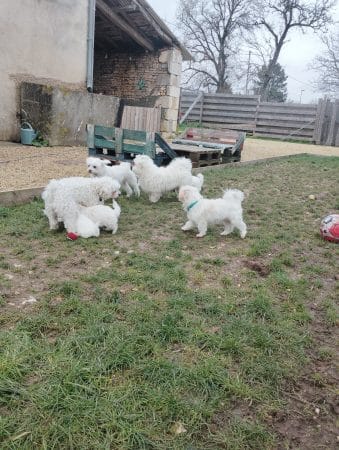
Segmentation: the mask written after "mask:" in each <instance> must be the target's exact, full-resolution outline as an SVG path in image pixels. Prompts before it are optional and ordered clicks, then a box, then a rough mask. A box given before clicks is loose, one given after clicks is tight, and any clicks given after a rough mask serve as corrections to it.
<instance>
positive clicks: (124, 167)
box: [86, 157, 140, 197]
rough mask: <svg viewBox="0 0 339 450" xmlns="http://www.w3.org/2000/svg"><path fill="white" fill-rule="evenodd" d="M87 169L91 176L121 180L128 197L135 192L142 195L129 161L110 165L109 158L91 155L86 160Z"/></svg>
mask: <svg viewBox="0 0 339 450" xmlns="http://www.w3.org/2000/svg"><path fill="white" fill-rule="evenodd" d="M86 163H87V171H88V173H89V174H90V176H91V177H105V176H108V177H112V178H114V179H115V180H117V181H119V183H120V184H121V188H122V189H123V190H124V191H125V192H126V194H127V197H130V196H131V195H132V194H133V192H134V194H135V195H137V196H139V195H140V189H139V186H138V181H137V178H136V176H135V174H134V173H133V172H132V170H131V165H130V163H128V162H122V163H120V164H118V165H116V166H110V165H109V164H110V163H111V162H110V161H109V160H108V159H100V158H94V157H89V158H87V160H86Z"/></svg>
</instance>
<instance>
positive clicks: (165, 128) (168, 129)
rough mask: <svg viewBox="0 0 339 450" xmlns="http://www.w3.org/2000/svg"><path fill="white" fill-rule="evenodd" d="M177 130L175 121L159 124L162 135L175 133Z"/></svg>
mask: <svg viewBox="0 0 339 450" xmlns="http://www.w3.org/2000/svg"><path fill="white" fill-rule="evenodd" d="M176 129H177V121H176V120H165V119H164V120H162V121H161V123H160V131H161V132H162V133H175V131H176Z"/></svg>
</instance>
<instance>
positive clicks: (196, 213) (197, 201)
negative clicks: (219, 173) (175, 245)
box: [178, 186, 247, 238]
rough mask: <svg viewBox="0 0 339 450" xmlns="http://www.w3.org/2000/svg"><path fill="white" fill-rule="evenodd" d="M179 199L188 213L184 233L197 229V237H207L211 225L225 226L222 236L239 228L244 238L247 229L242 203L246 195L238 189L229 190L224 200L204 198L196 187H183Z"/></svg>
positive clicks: (183, 228) (225, 193) (226, 191)
mask: <svg viewBox="0 0 339 450" xmlns="http://www.w3.org/2000/svg"><path fill="white" fill-rule="evenodd" d="M178 199H179V201H180V202H182V204H183V208H184V210H185V211H186V212H187V218H188V221H187V222H186V223H185V225H184V226H183V227H182V228H181V229H182V230H183V231H187V230H192V229H193V228H197V229H198V231H199V233H198V234H197V237H203V236H205V234H206V232H207V228H208V226H209V225H217V224H222V225H224V230H223V231H222V233H221V235H222V236H226V235H227V234H230V233H232V231H233V230H234V228H238V230H239V231H240V236H241V237H242V238H244V237H245V236H246V233H247V227H246V224H245V222H244V221H243V219H242V207H241V202H242V201H243V199H244V193H243V192H241V191H239V190H238V189H227V190H225V191H224V195H223V197H222V198H217V199H207V198H203V197H202V195H201V194H200V193H199V192H198V190H197V189H196V188H195V187H192V186H182V187H181V188H180V190H179V195H178Z"/></svg>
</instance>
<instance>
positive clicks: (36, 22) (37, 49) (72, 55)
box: [0, 0, 88, 140]
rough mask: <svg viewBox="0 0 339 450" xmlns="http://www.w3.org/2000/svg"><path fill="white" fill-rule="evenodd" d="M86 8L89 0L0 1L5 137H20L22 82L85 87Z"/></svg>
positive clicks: (0, 124)
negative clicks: (20, 92)
mask: <svg viewBox="0 0 339 450" xmlns="http://www.w3.org/2000/svg"><path fill="white" fill-rule="evenodd" d="M87 8H88V0H76V1H74V0H24V1H23V0H21V1H16V0H14V1H13V0H1V2H0V30H1V39H0V55H1V58H0V140H17V139H19V129H20V119H19V117H18V113H19V101H20V95H19V85H20V83H21V82H22V81H30V82H36V83H39V82H40V83H44V84H49V85H53V84H54V85H60V84H61V85H65V86H66V87H67V88H70V89H85V87H86V59H87V14H88V12H87ZM28 119H29V118H28Z"/></svg>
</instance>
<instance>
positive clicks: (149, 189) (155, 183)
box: [133, 155, 204, 203]
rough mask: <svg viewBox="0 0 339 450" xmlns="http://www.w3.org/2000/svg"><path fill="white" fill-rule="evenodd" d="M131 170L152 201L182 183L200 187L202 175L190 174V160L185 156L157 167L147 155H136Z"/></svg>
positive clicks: (155, 200) (202, 179)
mask: <svg viewBox="0 0 339 450" xmlns="http://www.w3.org/2000/svg"><path fill="white" fill-rule="evenodd" d="M133 171H134V172H135V174H136V176H137V177H138V183H139V186H140V188H141V190H142V191H144V192H146V194H148V197H149V200H150V201H151V202H152V203H155V202H157V201H158V200H159V199H160V198H161V196H162V195H163V194H164V193H165V192H168V191H172V190H173V189H176V188H179V187H180V186H183V185H194V186H196V187H197V188H198V189H199V188H200V189H201V186H202V183H203V181H204V177H203V175H201V174H199V175H198V176H196V177H195V176H193V175H192V173H191V172H192V161H191V160H190V159H187V158H175V159H173V160H172V161H171V162H170V163H169V164H168V166H165V167H158V166H157V165H156V164H155V163H154V162H153V160H152V159H151V158H150V157H149V156H147V155H137V156H136V157H135V159H134V165H133Z"/></svg>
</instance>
